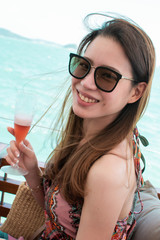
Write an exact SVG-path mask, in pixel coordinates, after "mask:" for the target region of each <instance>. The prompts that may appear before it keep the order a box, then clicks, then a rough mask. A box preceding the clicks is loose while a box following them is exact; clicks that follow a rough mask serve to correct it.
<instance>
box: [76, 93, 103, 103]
mask: <svg viewBox="0 0 160 240" xmlns="http://www.w3.org/2000/svg"><path fill="white" fill-rule="evenodd" d="M78 95H79V97H80V99H81V100H82V101H84V102H86V103H97V102H99V101H98V100H96V99H93V98H89V97H86V96H84V95H82V94H81V93H80V92H79V91H78Z"/></svg>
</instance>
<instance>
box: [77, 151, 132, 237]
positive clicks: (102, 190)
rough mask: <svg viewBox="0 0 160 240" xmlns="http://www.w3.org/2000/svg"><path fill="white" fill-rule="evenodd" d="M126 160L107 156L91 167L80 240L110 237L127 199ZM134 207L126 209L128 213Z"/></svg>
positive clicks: (81, 221)
mask: <svg viewBox="0 0 160 240" xmlns="http://www.w3.org/2000/svg"><path fill="white" fill-rule="evenodd" d="M126 172H127V171H126V160H124V159H121V158H119V157H115V156H113V155H107V156H103V157H102V158H101V159H99V160H98V161H97V162H96V163H95V164H94V165H93V166H92V168H91V169H90V171H89V174H88V178H87V182H86V195H85V198H84V206H83V209H82V215H81V220H80V226H79V230H78V233H77V237H76V240H83V239H87V240H99V239H101V240H103V239H104V240H110V239H111V238H112V234H113V231H114V227H115V225H116V223H117V220H118V219H119V217H120V218H121V212H122V208H123V205H124V203H125V200H126V199H127V196H128V194H129V188H127V187H126V183H127V173H126ZM129 211H130V209H128V211H126V215H127V214H128V213H129Z"/></svg>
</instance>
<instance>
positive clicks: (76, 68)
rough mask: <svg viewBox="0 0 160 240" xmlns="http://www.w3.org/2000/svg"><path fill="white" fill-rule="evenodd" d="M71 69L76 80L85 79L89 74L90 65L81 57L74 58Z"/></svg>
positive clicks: (71, 61)
mask: <svg viewBox="0 0 160 240" xmlns="http://www.w3.org/2000/svg"><path fill="white" fill-rule="evenodd" d="M69 69H70V73H71V74H72V76H74V77H75V78H83V77H84V76H85V75H86V74H87V73H88V70H89V63H88V62H87V61H86V60H85V59H83V58H81V57H78V56H72V57H71V60H70V65H69Z"/></svg>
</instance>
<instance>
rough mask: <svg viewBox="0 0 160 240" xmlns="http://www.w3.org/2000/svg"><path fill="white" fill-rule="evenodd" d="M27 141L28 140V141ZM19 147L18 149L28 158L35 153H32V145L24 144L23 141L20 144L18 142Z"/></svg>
mask: <svg viewBox="0 0 160 240" xmlns="http://www.w3.org/2000/svg"><path fill="white" fill-rule="evenodd" d="M26 141H27V140H25V143H27V142H28V141H27V142H26ZM28 143H29V142H28ZM19 149H20V151H21V152H23V153H24V154H25V155H26V156H27V157H29V158H33V157H35V153H34V151H33V149H32V147H31V145H30V144H28V145H25V144H24V143H23V142H20V144H19Z"/></svg>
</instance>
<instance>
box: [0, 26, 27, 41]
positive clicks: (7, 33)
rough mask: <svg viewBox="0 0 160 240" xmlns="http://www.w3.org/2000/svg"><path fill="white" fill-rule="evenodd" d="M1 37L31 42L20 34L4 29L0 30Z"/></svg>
mask: <svg viewBox="0 0 160 240" xmlns="http://www.w3.org/2000/svg"><path fill="white" fill-rule="evenodd" d="M0 36H4V37H11V38H19V39H24V40H31V39H29V38H26V37H23V36H21V35H19V34H16V33H13V32H11V31H9V30H7V29H4V28H0Z"/></svg>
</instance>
